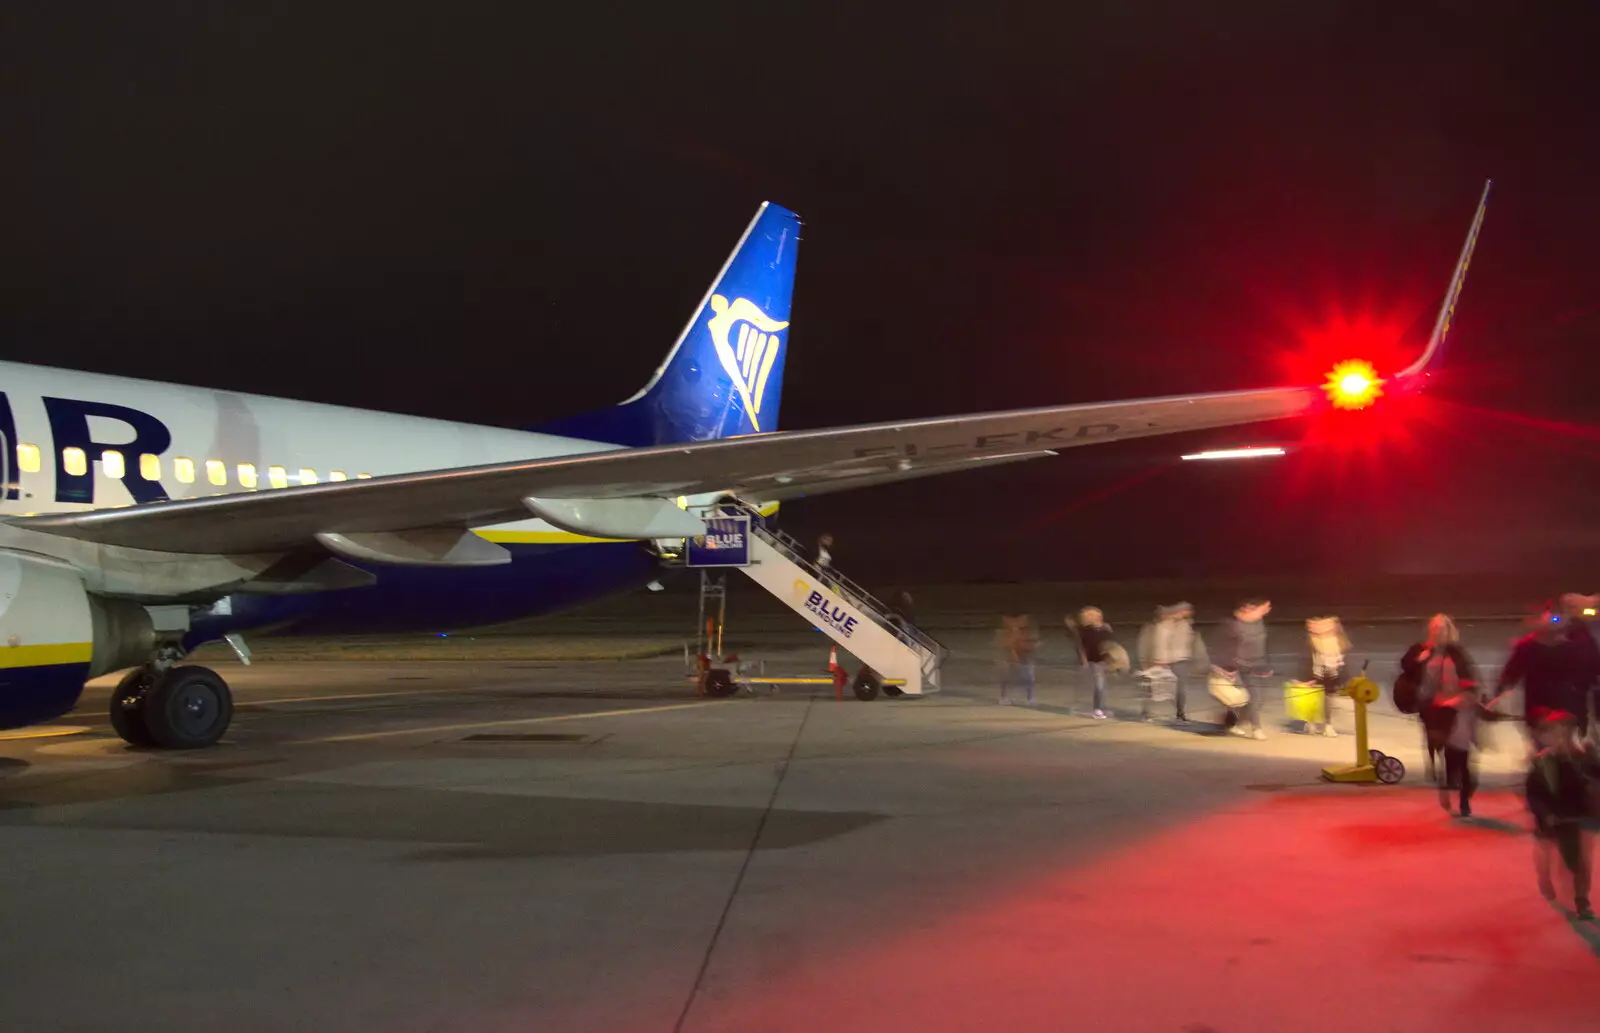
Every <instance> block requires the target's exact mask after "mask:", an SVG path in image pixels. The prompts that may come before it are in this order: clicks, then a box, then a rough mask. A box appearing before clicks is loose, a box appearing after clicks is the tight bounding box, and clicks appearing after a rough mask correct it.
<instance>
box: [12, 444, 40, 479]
mask: <svg viewBox="0 0 1600 1033" xmlns="http://www.w3.org/2000/svg"><path fill="white" fill-rule="evenodd" d="M17 467H18V468H19V469H20V470H21V471H22V472H23V473H38V472H39V446H38V445H18V446H17Z"/></svg>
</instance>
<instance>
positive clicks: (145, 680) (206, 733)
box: [111, 665, 233, 750]
mask: <svg viewBox="0 0 1600 1033" xmlns="http://www.w3.org/2000/svg"><path fill="white" fill-rule="evenodd" d="M232 720H233V693H232V692H230V691H229V690H228V683H227V682H225V681H223V680H222V677H221V676H220V675H218V674H217V672H215V671H213V670H211V669H210V668H209V667H170V666H169V667H167V668H166V669H164V670H157V669H155V667H154V665H152V666H148V667H140V668H136V669H135V670H132V671H129V672H128V673H127V674H126V675H125V676H124V677H123V679H122V681H121V682H120V683H119V684H118V685H117V690H116V691H115V692H113V693H112V694H111V727H112V728H113V729H115V730H116V733H117V734H118V735H120V736H122V738H123V740H124V741H125V742H127V743H129V744H130V745H133V746H156V747H160V748H161V749H166V750H196V749H200V748H202V747H205V746H211V745H214V744H215V743H216V742H217V740H218V739H221V738H222V734H223V733H224V732H226V731H227V730H228V723H229V722H230V721H232Z"/></svg>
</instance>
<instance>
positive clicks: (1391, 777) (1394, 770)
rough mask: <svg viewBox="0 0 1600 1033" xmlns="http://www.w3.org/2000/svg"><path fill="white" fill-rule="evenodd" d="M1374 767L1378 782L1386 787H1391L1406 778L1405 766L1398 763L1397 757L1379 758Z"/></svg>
mask: <svg viewBox="0 0 1600 1033" xmlns="http://www.w3.org/2000/svg"><path fill="white" fill-rule="evenodd" d="M1376 767H1377V769H1378V781H1379V782H1382V783H1383V784H1384V785H1386V786H1392V785H1394V784H1395V783H1396V782H1398V781H1400V780H1401V779H1402V778H1405V777H1406V766H1405V765H1404V764H1402V763H1400V758H1399V757H1380V758H1379V760H1378V763H1377V765H1376Z"/></svg>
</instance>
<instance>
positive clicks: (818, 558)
mask: <svg viewBox="0 0 1600 1033" xmlns="http://www.w3.org/2000/svg"><path fill="white" fill-rule="evenodd" d="M811 561H813V563H814V564H816V571H818V574H819V576H821V579H822V584H824V585H827V587H829V588H830V590H832V592H838V580H837V579H835V577H834V536H832V534H821V536H818V539H816V553H813V556H811Z"/></svg>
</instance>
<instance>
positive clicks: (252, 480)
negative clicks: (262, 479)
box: [239, 463, 256, 488]
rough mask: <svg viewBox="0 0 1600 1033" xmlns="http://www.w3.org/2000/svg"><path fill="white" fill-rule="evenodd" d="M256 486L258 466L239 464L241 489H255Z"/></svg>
mask: <svg viewBox="0 0 1600 1033" xmlns="http://www.w3.org/2000/svg"><path fill="white" fill-rule="evenodd" d="M255 486H256V464H254V463H240V464H239V487H241V488H254V487H255Z"/></svg>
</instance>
